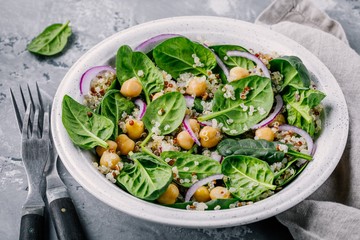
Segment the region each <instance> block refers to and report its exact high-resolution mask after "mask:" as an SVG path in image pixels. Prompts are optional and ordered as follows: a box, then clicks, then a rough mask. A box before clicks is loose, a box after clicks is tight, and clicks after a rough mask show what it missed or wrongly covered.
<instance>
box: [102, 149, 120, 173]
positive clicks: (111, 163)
mask: <svg viewBox="0 0 360 240" xmlns="http://www.w3.org/2000/svg"><path fill="white" fill-rule="evenodd" d="M120 161H121V158H120V157H119V155H117V154H116V153H114V152H110V151H109V150H106V151H105V152H104V153H103V155H102V156H101V158H100V165H101V166H104V167H108V168H110V169H116V165H117V164H118V163H119V162H120Z"/></svg>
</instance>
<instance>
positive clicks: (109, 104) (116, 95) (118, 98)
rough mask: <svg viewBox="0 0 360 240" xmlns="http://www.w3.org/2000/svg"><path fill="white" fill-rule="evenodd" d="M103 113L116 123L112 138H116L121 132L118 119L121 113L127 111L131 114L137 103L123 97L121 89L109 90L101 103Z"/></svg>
mask: <svg viewBox="0 0 360 240" xmlns="http://www.w3.org/2000/svg"><path fill="white" fill-rule="evenodd" d="M100 105H101V107H100V111H101V115H102V116H104V117H107V118H108V119H110V120H111V121H112V122H113V124H114V132H113V134H112V138H113V139H115V138H116V137H117V136H118V133H119V126H118V121H119V119H120V118H121V115H122V114H123V113H124V112H126V113H127V114H130V113H131V112H132V110H133V109H134V107H135V105H134V103H133V102H132V101H130V100H128V99H126V98H125V97H123V96H122V95H121V94H120V92H119V90H115V89H112V90H109V91H107V92H106V94H105V96H104V97H103V99H102V101H101V103H100Z"/></svg>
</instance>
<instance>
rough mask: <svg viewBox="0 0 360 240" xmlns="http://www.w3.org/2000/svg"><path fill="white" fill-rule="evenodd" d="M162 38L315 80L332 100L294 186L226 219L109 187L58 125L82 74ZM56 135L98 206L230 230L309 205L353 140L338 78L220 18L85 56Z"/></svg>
mask: <svg viewBox="0 0 360 240" xmlns="http://www.w3.org/2000/svg"><path fill="white" fill-rule="evenodd" d="M162 33H177V34H181V35H184V36H187V37H189V38H190V39H193V40H200V41H201V40H206V41H207V42H209V43H212V44H236V45H241V46H244V47H246V48H248V49H249V48H252V49H255V50H256V51H262V52H265V53H266V52H272V51H276V52H278V53H279V54H285V55H295V56H298V57H300V58H301V59H302V60H303V62H304V64H305V65H306V67H307V68H308V69H309V70H310V71H311V72H312V73H313V75H314V77H315V78H316V79H317V85H318V87H319V88H320V90H322V91H324V92H325V93H326V94H327V97H326V98H325V99H324V100H323V104H324V105H325V121H324V126H323V132H322V133H321V135H320V137H319V138H318V139H317V141H316V145H317V151H316V153H315V155H314V160H313V161H312V162H311V163H310V164H309V165H308V166H307V168H306V169H305V171H304V172H303V173H301V174H300V175H299V176H298V177H297V178H296V180H295V181H293V182H292V183H291V184H290V185H288V186H287V187H286V188H285V189H283V190H282V191H280V192H278V193H276V194H275V195H273V196H271V197H269V198H267V199H265V200H262V201H259V202H256V203H255V204H253V205H249V206H244V207H240V208H236V209H229V210H221V211H188V210H180V209H173V208H169V207H164V206H160V205H157V204H153V203H149V202H146V201H143V200H140V199H138V198H136V197H133V196H131V195H130V194H128V193H126V192H125V191H123V190H121V189H120V188H119V187H117V186H116V185H114V184H112V183H110V182H109V181H108V180H106V179H105V177H104V176H103V175H102V174H100V173H99V172H98V171H97V170H96V169H95V168H94V167H93V165H92V164H91V162H92V161H93V159H94V156H93V155H92V154H91V153H90V152H89V151H83V150H81V149H79V148H78V147H76V146H74V145H73V144H72V142H71V140H70V138H69V137H68V135H67V132H66V130H65V129H64V127H63V125H62V121H61V102H62V99H63V96H64V95H65V94H69V95H70V96H72V97H73V98H74V99H76V100H78V101H79V102H80V101H81V97H80V93H79V81H80V77H81V74H82V73H83V72H84V71H85V70H87V69H88V68H90V67H92V66H96V65H105V64H111V65H114V61H115V55H116V51H117V49H118V48H119V46H121V45H123V44H127V45H130V46H131V47H133V48H134V47H136V46H137V45H138V44H139V43H141V42H143V41H144V40H146V39H148V38H150V37H153V36H156V35H158V34H162ZM52 132H53V136H54V142H55V146H56V148H57V150H58V152H59V155H60V157H61V159H62V162H63V163H64V165H65V167H66V168H67V170H68V171H69V172H70V174H71V175H72V176H73V177H74V178H75V179H76V180H77V181H78V182H79V184H81V185H82V186H83V187H84V188H85V189H86V190H87V191H88V192H90V193H91V194H93V195H94V196H95V197H97V198H98V199H99V200H101V201H103V202H105V203H106V204H108V205H110V206H112V207H113V208H114V211H116V210H115V209H117V210H120V211H123V212H126V213H128V214H130V215H133V216H135V217H139V218H142V219H146V220H150V221H155V222H158V223H163V224H170V225H176V226H184V227H206V228H209V227H228V226H234V225H240V224H247V223H251V222H255V221H259V220H262V219H265V218H268V217H271V216H274V215H276V214H279V213H281V212H283V211H285V210H287V209H289V208H291V207H292V206H294V205H296V204H297V203H299V202H300V201H302V200H304V199H305V198H306V197H308V196H309V195H310V194H311V193H313V192H314V191H315V190H316V189H317V188H319V187H320V185H321V184H322V183H324V181H325V180H326V179H327V178H328V177H329V175H330V174H331V172H332V171H333V170H334V168H335V166H336V165H337V163H338V162H339V159H340V157H341V155H342V152H343V150H344V147H345V143H346V139H347V133H348V113H347V107H346V103H345V99H344V96H343V94H342V92H341V90H340V88H339V85H338V84H337V82H336V80H335V78H334V77H333V76H332V75H331V73H330V72H329V70H328V69H327V68H326V67H325V65H324V64H323V63H321V62H320V60H318V59H317V58H316V57H315V56H314V55H312V54H311V53H310V52H309V51H308V50H306V49H305V48H304V47H302V46H300V45H299V44H297V43H296V42H294V41H292V40H290V39H288V38H286V37H285V36H283V35H281V34H279V33H276V32H273V31H271V30H269V29H266V28H263V27H261V26H257V25H254V24H251V23H247V22H243V21H239V20H234V19H228V18H219V17H204V16H200V17H199V16H197V17H176V18H168V19H162V20H158V21H153V22H149V23H145V24H140V25H137V26H135V27H132V28H129V29H127V30H124V31H122V32H119V33H117V34H115V35H113V36H111V37H109V38H107V39H105V40H104V41H102V42H101V43H99V44H98V45H96V46H95V47H93V48H92V49H90V50H89V51H88V52H87V53H86V54H84V55H83V56H82V57H81V58H80V59H79V60H78V61H77V62H76V63H75V64H74V65H73V66H72V68H71V69H70V70H69V72H68V73H67V74H66V76H65V77H64V79H63V80H62V82H61V84H60V86H59V88H58V90H57V93H56V96H55V98H54V102H53V108H52Z"/></svg>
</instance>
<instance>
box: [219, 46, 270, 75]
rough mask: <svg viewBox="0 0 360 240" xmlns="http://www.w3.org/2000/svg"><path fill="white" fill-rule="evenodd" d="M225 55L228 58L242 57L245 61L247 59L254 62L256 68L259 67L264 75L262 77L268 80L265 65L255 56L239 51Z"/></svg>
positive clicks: (267, 71) (268, 73)
mask: <svg viewBox="0 0 360 240" xmlns="http://www.w3.org/2000/svg"><path fill="white" fill-rule="evenodd" d="M226 55H228V56H229V57H243V58H246V59H249V60H251V61H253V62H255V63H256V65H257V66H258V67H260V69H261V70H262V72H263V73H264V76H265V77H267V78H270V72H269V70H268V69H267V67H266V66H265V64H264V63H263V62H262V61H261V60H260V59H259V58H257V57H256V56H255V55H253V54H251V53H248V52H241V51H228V52H227V53H226Z"/></svg>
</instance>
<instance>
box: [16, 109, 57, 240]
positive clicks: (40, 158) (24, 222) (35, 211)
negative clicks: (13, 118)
mask: <svg viewBox="0 0 360 240" xmlns="http://www.w3.org/2000/svg"><path fill="white" fill-rule="evenodd" d="M33 109H35V113H34V114H31V112H32V111H33ZM40 111H41V109H39V107H37V106H36V107H35V108H33V107H32V104H31V102H30V103H29V104H28V105H27V108H26V113H25V116H24V119H23V122H22V147H21V154H22V161H23V164H24V166H25V171H26V175H27V180H28V184H29V191H28V196H27V198H26V201H25V203H24V205H23V208H22V217H21V225H20V239H44V234H43V233H44V231H43V229H44V209H45V203H44V200H43V198H42V193H41V187H40V183H41V179H42V174H43V171H44V168H45V165H46V162H47V160H48V159H49V157H50V145H49V139H50V138H49V113H48V112H44V114H43V116H44V117H43V125H42V126H41V128H42V131H41V130H40V125H39V120H40V119H39V115H40ZM32 115H33V119H32V121H30V118H32ZM18 122H19V119H18ZM40 124H41V123H40Z"/></svg>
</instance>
